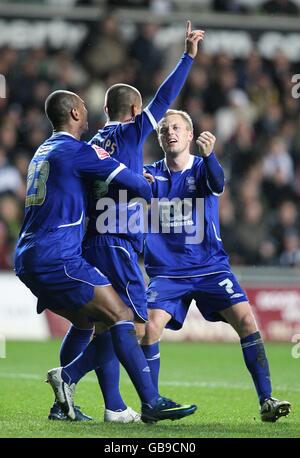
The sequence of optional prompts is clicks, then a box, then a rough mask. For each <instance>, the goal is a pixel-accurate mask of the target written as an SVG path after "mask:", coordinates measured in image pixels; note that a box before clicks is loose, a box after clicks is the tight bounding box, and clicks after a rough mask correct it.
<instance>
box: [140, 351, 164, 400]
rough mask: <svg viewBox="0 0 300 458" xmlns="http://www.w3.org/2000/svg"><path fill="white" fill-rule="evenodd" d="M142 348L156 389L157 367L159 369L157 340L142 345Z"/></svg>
mask: <svg viewBox="0 0 300 458" xmlns="http://www.w3.org/2000/svg"><path fill="white" fill-rule="evenodd" d="M142 350H143V352H144V355H145V358H146V360H147V363H148V365H149V367H150V372H151V377H152V382H153V385H154V386H155V388H156V390H157V391H159V390H158V378H159V369H160V352H159V342H155V343H153V344H151V345H142Z"/></svg>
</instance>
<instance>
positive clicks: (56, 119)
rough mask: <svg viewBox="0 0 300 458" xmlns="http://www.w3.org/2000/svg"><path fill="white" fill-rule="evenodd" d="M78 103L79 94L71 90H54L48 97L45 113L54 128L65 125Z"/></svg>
mask: <svg viewBox="0 0 300 458" xmlns="http://www.w3.org/2000/svg"><path fill="white" fill-rule="evenodd" d="M77 105H78V95H77V94H75V93H74V92H70V91H63V90H60V91H54V92H52V93H51V94H50V95H49V96H48V97H47V99H46V102H45V113H46V115H47V118H48V119H49V121H50V122H51V124H52V126H53V128H54V129H59V128H60V127H62V126H64V125H65V124H66V123H67V122H68V121H69V119H70V116H71V111H72V109H73V108H75V107H76V106H77Z"/></svg>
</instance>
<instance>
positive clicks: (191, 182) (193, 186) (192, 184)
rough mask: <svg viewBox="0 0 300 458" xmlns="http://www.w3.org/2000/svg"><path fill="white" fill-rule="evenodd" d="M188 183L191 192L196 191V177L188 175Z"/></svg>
mask: <svg viewBox="0 0 300 458" xmlns="http://www.w3.org/2000/svg"><path fill="white" fill-rule="evenodd" d="M185 182H186V185H187V188H188V191H189V192H193V191H196V184H195V178H194V177H187V178H186V180H185Z"/></svg>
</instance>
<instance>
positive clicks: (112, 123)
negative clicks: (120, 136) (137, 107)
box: [104, 118, 134, 127]
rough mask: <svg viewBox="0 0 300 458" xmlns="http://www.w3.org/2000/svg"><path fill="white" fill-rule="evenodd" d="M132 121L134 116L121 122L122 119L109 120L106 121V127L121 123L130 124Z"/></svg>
mask: <svg viewBox="0 0 300 458" xmlns="http://www.w3.org/2000/svg"><path fill="white" fill-rule="evenodd" d="M131 122H134V118H131V119H129V120H128V121H124V122H121V121H107V122H106V123H105V125H104V127H106V126H118V125H119V124H129V123H131Z"/></svg>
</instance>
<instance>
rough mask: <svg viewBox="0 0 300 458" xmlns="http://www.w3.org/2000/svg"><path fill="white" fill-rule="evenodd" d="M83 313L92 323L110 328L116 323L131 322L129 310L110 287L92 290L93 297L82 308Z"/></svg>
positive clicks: (130, 311)
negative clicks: (99, 323) (95, 322)
mask: <svg viewBox="0 0 300 458" xmlns="http://www.w3.org/2000/svg"><path fill="white" fill-rule="evenodd" d="M83 310H84V312H85V313H86V314H87V315H88V316H89V317H90V318H92V319H93V320H94V321H100V322H103V323H105V324H106V325H107V326H112V325H113V324H115V323H117V322H118V321H123V320H125V321H127V320H130V321H132V320H133V318H134V317H133V312H132V310H131V309H129V308H128V307H127V306H126V305H125V304H124V302H123V301H122V299H121V298H120V297H119V295H118V294H117V292H116V291H115V290H114V288H113V287H112V286H103V287H100V286H98V287H95V288H94V297H93V298H92V300H91V301H89V302H88V303H87V304H86V305H84V306H83Z"/></svg>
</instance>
